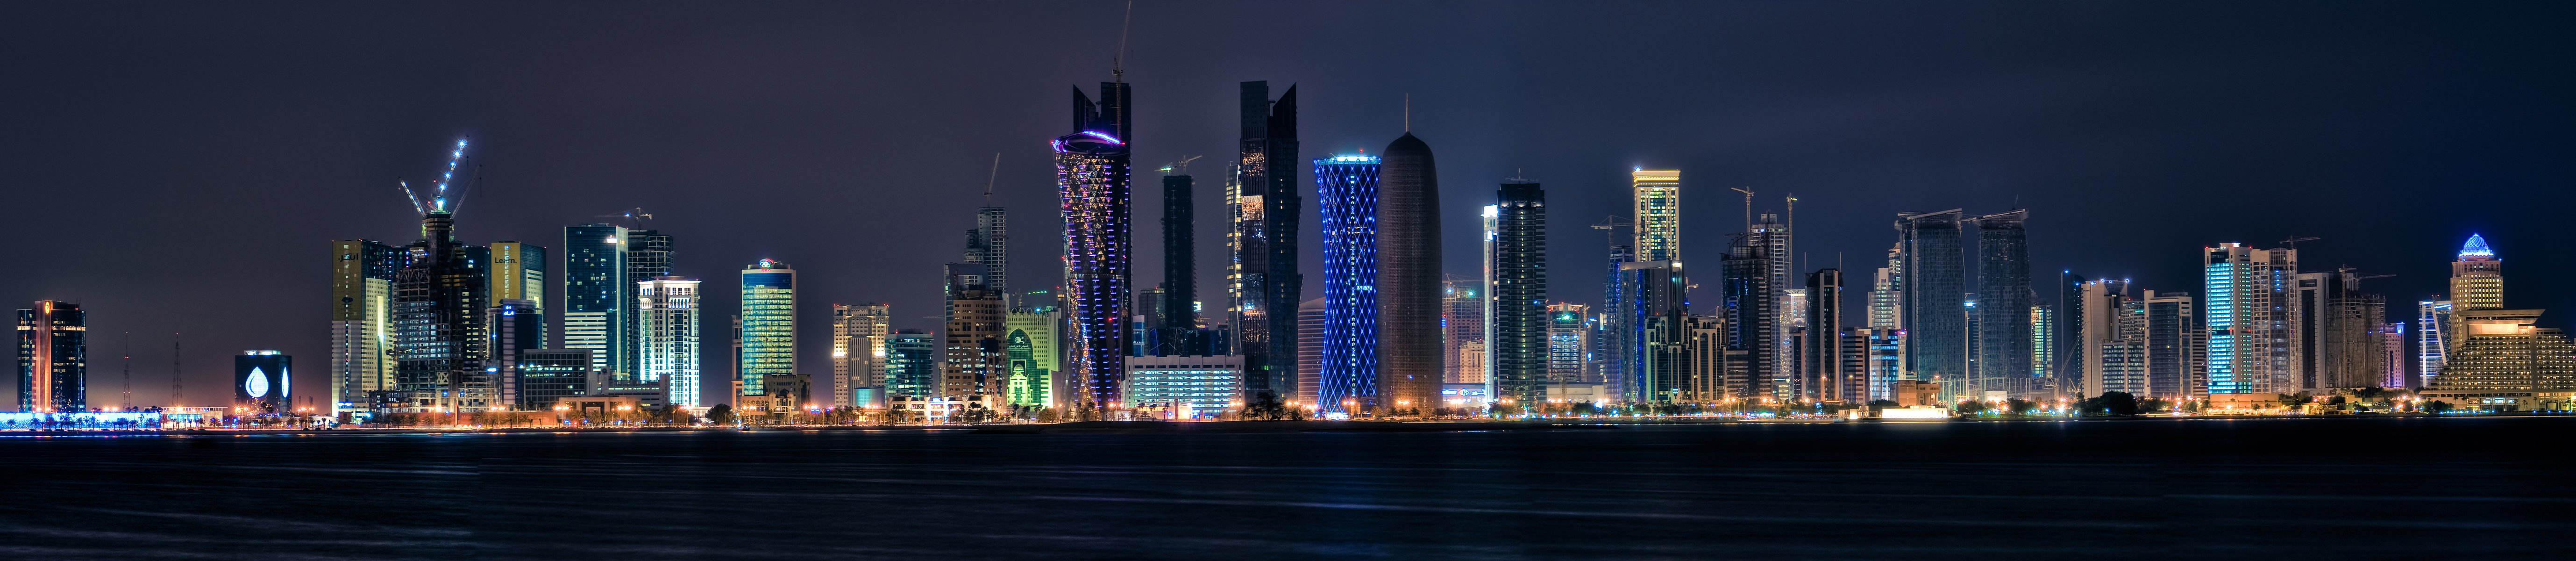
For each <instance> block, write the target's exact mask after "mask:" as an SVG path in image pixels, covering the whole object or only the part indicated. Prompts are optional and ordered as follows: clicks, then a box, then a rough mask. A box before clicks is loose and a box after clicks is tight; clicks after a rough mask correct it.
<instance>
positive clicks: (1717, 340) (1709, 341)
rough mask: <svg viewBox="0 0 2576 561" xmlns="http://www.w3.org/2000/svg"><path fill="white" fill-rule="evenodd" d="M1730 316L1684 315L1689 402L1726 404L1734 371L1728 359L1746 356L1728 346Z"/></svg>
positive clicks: (1685, 381)
mask: <svg viewBox="0 0 2576 561" xmlns="http://www.w3.org/2000/svg"><path fill="white" fill-rule="evenodd" d="M1726 345H1727V340H1726V318H1724V317H1721V316H1703V315H1690V316H1684V317H1683V318H1682V352H1681V356H1682V362H1683V365H1684V366H1683V367H1682V392H1681V395H1680V396H1679V397H1678V398H1676V400H1677V401H1681V402H1685V403H1723V402H1726V401H1727V399H1728V398H1727V395H1726V388H1727V387H1728V380H1729V379H1730V376H1731V375H1732V374H1733V373H1732V372H1731V370H1730V369H1729V368H1728V367H1727V360H1728V359H1730V358H1738V357H1741V356H1743V354H1742V353H1733V352H1729V351H1728V350H1727V348H1726Z"/></svg>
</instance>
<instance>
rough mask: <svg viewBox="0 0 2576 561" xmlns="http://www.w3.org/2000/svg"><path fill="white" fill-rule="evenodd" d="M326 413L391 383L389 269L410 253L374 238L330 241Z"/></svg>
mask: <svg viewBox="0 0 2576 561" xmlns="http://www.w3.org/2000/svg"><path fill="white" fill-rule="evenodd" d="M331 253H332V256H333V259H334V260H333V261H332V263H331V353H330V357H331V358H330V361H331V367H330V370H331V372H330V376H331V378H330V381H329V385H330V388H329V393H330V399H332V400H333V402H334V403H333V405H332V407H331V411H330V412H331V413H351V412H358V411H365V410H366V409H367V402H368V399H369V398H368V394H369V393H371V392H378V391H384V390H389V389H393V387H394V355H393V346H394V341H393V334H394V330H393V287H394V284H393V283H394V272H395V271H400V270H402V268H403V265H404V261H405V259H406V258H407V257H408V255H409V254H407V253H405V252H404V251H403V250H402V249H401V248H396V247H393V246H389V245H385V244H381V243H376V242H375V241H373V240H335V241H332V242H331Z"/></svg>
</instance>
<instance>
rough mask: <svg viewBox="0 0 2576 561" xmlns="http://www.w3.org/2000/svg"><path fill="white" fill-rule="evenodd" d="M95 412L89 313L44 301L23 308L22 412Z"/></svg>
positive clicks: (20, 334) (20, 323) (20, 317)
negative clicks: (91, 396) (91, 407)
mask: <svg viewBox="0 0 2576 561" xmlns="http://www.w3.org/2000/svg"><path fill="white" fill-rule="evenodd" d="M87 410H89V312H87V311H83V310H81V307H80V305H79V304H74V303H70V302H61V301H54V300H38V301H36V305H35V306H34V307H30V308H25V309H20V310H18V411H20V412H27V413H78V412H82V411H87Z"/></svg>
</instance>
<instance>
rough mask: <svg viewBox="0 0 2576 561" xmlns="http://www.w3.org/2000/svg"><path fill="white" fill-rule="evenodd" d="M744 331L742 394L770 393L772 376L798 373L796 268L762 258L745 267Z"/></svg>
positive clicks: (739, 353)
mask: <svg viewBox="0 0 2576 561" xmlns="http://www.w3.org/2000/svg"><path fill="white" fill-rule="evenodd" d="M737 317H740V318H741V319H740V321H741V322H742V334H741V335H740V338H739V339H736V341H738V343H737V344H736V345H737V346H736V350H735V351H734V353H735V357H734V364H735V366H736V372H737V376H739V378H738V380H740V383H741V384H742V395H744V396H765V395H768V383H769V378H770V377H772V376H794V375H795V374H796V268H795V267H790V266H788V265H787V264H786V263H783V262H780V261H778V260H775V259H762V260H760V261H759V262H756V263H752V264H750V265H747V266H744V267H743V269H742V315H740V316H737Z"/></svg>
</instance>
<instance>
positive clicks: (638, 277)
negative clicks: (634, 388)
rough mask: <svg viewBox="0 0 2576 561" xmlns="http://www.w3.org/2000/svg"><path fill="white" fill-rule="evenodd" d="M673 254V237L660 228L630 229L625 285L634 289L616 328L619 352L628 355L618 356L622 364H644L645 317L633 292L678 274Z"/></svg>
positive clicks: (628, 231) (620, 304)
mask: <svg viewBox="0 0 2576 561" xmlns="http://www.w3.org/2000/svg"><path fill="white" fill-rule="evenodd" d="M672 253H674V252H673V251H672V250H671V236H669V235H666V234H663V233H662V232H661V231H659V230H627V231H626V281H625V282H624V283H623V284H624V285H625V287H626V290H629V291H630V292H628V293H626V296H627V298H626V300H624V301H621V303H619V304H618V305H619V306H625V308H622V309H621V310H620V312H621V313H620V314H619V315H618V319H619V320H620V321H621V323H618V324H617V325H616V327H614V329H616V330H617V335H616V336H617V338H618V347H617V348H618V349H619V351H618V352H620V353H623V354H624V356H623V357H622V358H619V359H617V361H618V362H617V363H618V364H624V365H627V367H628V368H630V369H641V368H643V367H644V366H643V364H644V335H643V333H644V316H643V315H642V314H640V313H637V312H636V311H635V309H634V307H633V304H632V302H634V301H635V293H634V292H631V291H633V290H635V289H636V287H638V286H642V285H640V284H637V283H641V282H644V281H648V280H653V279H657V278H662V277H667V276H671V275H674V274H677V273H674V272H672V271H671V255H672ZM612 378H616V377H612ZM617 379H623V380H634V379H635V376H634V375H632V374H629V375H627V376H625V377H622V378H617Z"/></svg>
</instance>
